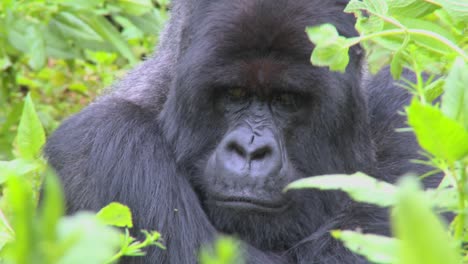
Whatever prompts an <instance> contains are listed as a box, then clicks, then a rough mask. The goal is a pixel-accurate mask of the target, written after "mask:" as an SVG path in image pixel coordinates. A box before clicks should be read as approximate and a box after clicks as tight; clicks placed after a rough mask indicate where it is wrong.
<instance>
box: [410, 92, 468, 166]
mask: <svg viewBox="0 0 468 264" xmlns="http://www.w3.org/2000/svg"><path fill="white" fill-rule="evenodd" d="M406 111H407V113H408V123H409V124H410V125H411V127H412V128H413V129H414V132H415V134H416V137H417V139H418V142H419V144H420V145H421V147H423V148H424V149H425V150H426V151H428V152H429V153H431V154H433V155H434V156H436V157H438V158H443V159H447V160H449V161H456V160H458V159H460V158H463V157H464V156H465V155H467V154H468V132H467V131H466V130H465V129H464V128H463V126H462V125H460V124H459V123H457V122H456V121H454V120H452V119H449V118H448V117H446V116H444V115H443V114H442V112H441V111H440V110H439V109H438V108H437V107H434V106H431V105H423V104H422V103H420V102H419V101H417V100H413V101H412V103H411V105H410V106H409V107H407V108H406Z"/></svg>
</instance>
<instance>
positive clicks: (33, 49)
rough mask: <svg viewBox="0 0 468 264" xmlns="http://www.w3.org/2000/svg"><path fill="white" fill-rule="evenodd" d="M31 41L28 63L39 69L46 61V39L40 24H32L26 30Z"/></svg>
mask: <svg viewBox="0 0 468 264" xmlns="http://www.w3.org/2000/svg"><path fill="white" fill-rule="evenodd" d="M26 34H27V36H28V42H29V45H30V46H29V51H28V55H29V61H28V64H29V66H30V67H31V68H33V69H34V70H39V69H41V68H42V67H44V65H45V63H46V50H45V41H44V37H43V34H42V31H41V30H40V28H39V26H31V27H29V28H28V30H27V32H26Z"/></svg>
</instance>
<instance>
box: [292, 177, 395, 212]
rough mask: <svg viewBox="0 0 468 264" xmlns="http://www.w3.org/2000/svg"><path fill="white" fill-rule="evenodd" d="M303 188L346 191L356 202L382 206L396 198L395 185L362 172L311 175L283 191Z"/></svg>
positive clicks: (389, 203) (387, 204)
mask: <svg viewBox="0 0 468 264" xmlns="http://www.w3.org/2000/svg"><path fill="white" fill-rule="evenodd" d="M304 188H316V189H320V190H340V191H344V192H346V193H347V194H348V195H349V196H351V198H353V199H354V200H356V201H358V202H365V203H371V204H375V205H379V206H383V207H386V206H390V205H393V204H394V203H395V198H396V197H395V194H396V188H395V186H393V185H392V184H390V183H387V182H383V181H378V180H376V179H375V178H373V177H371V176H368V175H366V174H364V173H362V172H357V173H354V174H351V175H344V174H335V175H325V176H312V177H309V178H305V179H300V180H297V181H294V182H293V183H290V184H289V185H288V186H287V187H286V188H285V191H288V190H291V189H304Z"/></svg>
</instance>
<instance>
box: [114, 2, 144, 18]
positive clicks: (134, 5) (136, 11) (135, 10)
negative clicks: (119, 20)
mask: <svg viewBox="0 0 468 264" xmlns="http://www.w3.org/2000/svg"><path fill="white" fill-rule="evenodd" d="M117 5H118V6H120V7H121V8H122V11H123V12H124V13H127V14H130V15H134V16H140V15H143V14H144V13H148V12H150V11H151V10H152V8H153V3H152V2H151V0H117Z"/></svg>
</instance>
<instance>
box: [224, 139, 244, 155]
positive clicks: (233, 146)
mask: <svg viewBox="0 0 468 264" xmlns="http://www.w3.org/2000/svg"><path fill="white" fill-rule="evenodd" d="M227 150H228V151H229V152H234V153H236V154H237V155H239V156H241V157H245V155H246V153H245V150H244V149H243V148H242V147H241V146H239V144H237V143H236V142H231V143H229V144H228V145H227Z"/></svg>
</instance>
